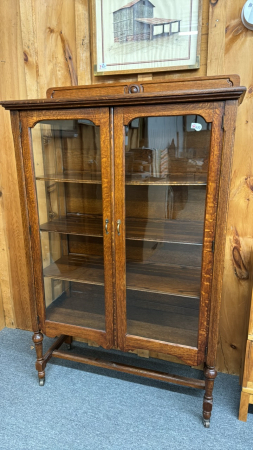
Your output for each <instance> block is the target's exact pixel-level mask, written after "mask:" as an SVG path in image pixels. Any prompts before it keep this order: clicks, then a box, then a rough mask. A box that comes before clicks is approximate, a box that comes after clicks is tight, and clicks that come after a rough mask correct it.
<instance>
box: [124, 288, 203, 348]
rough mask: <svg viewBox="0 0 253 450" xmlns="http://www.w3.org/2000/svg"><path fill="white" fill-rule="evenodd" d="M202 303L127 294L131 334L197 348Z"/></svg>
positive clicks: (142, 293) (144, 294) (175, 297)
mask: <svg viewBox="0 0 253 450" xmlns="http://www.w3.org/2000/svg"><path fill="white" fill-rule="evenodd" d="M198 320H199V300H197V299H192V298H186V297H178V296H173V295H161V294H156V295H155V296H154V294H151V293H147V292H134V291H127V334H131V335H134V336H139V337H146V338H148V339H157V340H159V341H164V342H172V343H178V344H181V345H189V346H192V347H196V346H197V339H198Z"/></svg>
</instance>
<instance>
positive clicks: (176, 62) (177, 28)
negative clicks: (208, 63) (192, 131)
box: [92, 0, 202, 76]
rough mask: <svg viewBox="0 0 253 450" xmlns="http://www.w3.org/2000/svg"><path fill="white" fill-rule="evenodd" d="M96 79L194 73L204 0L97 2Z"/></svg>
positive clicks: (94, 54)
mask: <svg viewBox="0 0 253 450" xmlns="http://www.w3.org/2000/svg"><path fill="white" fill-rule="evenodd" d="M92 13H93V26H94V28H95V29H94V30H93V31H94V34H93V35H95V42H94V45H93V50H94V51H93V61H94V74H95V75H98V76H101V75H108V74H119V73H123V74H124V73H134V72H138V73H141V72H157V71H167V70H179V69H181V70H185V69H196V68H199V66H200V37H201V16H202V14H201V13H202V0H152V1H149V0H132V1H130V2H129V1H128V0H110V1H108V0H93V8H92Z"/></svg>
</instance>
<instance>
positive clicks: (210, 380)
mask: <svg viewBox="0 0 253 450" xmlns="http://www.w3.org/2000/svg"><path fill="white" fill-rule="evenodd" d="M204 375H205V384H206V387H205V395H204V402H203V424H204V426H205V427H206V428H209V427H210V417H211V412H212V407H213V395H212V394H213V385H214V380H215V378H216V375H217V371H216V370H215V368H214V367H210V366H206V367H205V369H204Z"/></svg>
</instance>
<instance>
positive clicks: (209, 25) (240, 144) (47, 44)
mask: <svg viewBox="0 0 253 450" xmlns="http://www.w3.org/2000/svg"><path fill="white" fill-rule="evenodd" d="M243 4H244V1H243V0H237V1H236V2H231V0H218V1H217V0H210V1H209V0H203V14H202V31H201V65H200V69H198V70H192V71H178V72H167V73H166V72H165V73H163V74H162V73H156V74H153V75H152V74H148V75H147V76H148V77H152V76H153V78H154V79H156V78H161V77H166V78H178V77H189V76H205V75H218V74H223V73H239V75H240V76H241V82H242V84H244V85H246V86H247V87H249V90H248V93H247V95H246V98H245V100H244V103H243V104H242V105H241V106H240V108H239V110H238V120H237V130H236V139H235V151H234V163H233V175H232V186H231V196H230V209H229V216H228V233H227V246H226V264H225V274H224V289H223V298H222V316H221V325H220V346H219V352H218V370H221V371H225V372H229V373H239V371H240V367H241V361H242V357H243V353H244V342H245V336H246V332H247V330H246V328H247V327H246V322H247V307H248V303H249V299H250V294H249V293H250V289H251V281H250V278H251V277H250V271H251V266H250V259H251V247H252V231H251V230H252V227H251V224H250V215H251V214H250V213H251V209H252V195H253V188H252V185H253V181H252V180H253V178H252V177H253V174H252V160H251V155H250V145H251V141H252V138H251V134H252V131H251V129H252V124H253V117H252V114H253V113H252V112H251V111H252V110H253V108H252V97H253V94H252V93H253V87H252V88H251V86H253V79H252V73H253V70H252V69H253V67H252V64H253V62H252V61H250V57H249V55H251V54H252V52H253V38H252V36H253V34H252V33H253V32H250V31H247V30H246V29H245V28H244V27H243V25H242V24H241V21H240V13H241V8H242V6H243ZM91 11H92V7H91V1H90V0H1V2H0V17H1V23H2V24H3V26H2V27H1V28H0V49H1V58H0V60H1V61H0V76H1V84H0V96H1V99H4V100H5V99H22V98H24V99H25V98H39V97H45V95H46V90H47V89H48V88H49V87H52V86H64V85H77V84H79V85H80V84H91V83H98V82H112V81H123V80H129V81H130V80H137V79H138V76H137V75H132V76H131V75H125V76H124V77H123V76H122V75H121V76H115V75H114V76H106V77H94V75H93V71H92V67H93V61H92V44H93V41H94V36H93V34H92V26H91ZM142 77H145V75H142ZM139 79H140V77H139ZM0 114H1V116H0V143H1V152H0V191H1V193H2V195H1V194H0V328H1V327H2V326H3V325H4V323H5V324H6V326H8V327H18V328H22V329H30V328H31V321H30V310H29V302H28V283H27V274H26V268H25V263H24V261H25V258H24V243H23V237H22V234H23V230H22V221H21V211H20V204H19V195H18V188H17V174H16V166H15V158H14V150H13V141H12V134H11V130H10V121H9V113H8V112H5V111H3V109H2V108H1V111H0ZM242 149H243V150H242ZM1 294H2V295H1ZM1 305H2V306H1ZM1 308H2V309H1ZM2 310H3V311H4V317H3V312H1V311H2ZM4 318H5V322H4Z"/></svg>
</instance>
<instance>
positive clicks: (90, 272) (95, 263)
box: [43, 255, 104, 286]
mask: <svg viewBox="0 0 253 450" xmlns="http://www.w3.org/2000/svg"><path fill="white" fill-rule="evenodd" d="M43 273H44V276H45V277H48V278H54V279H56V280H67V281H78V282H80V283H87V284H96V285H102V286H103V285H104V266H103V262H102V260H101V258H98V259H96V258H88V257H84V256H80V255H65V256H62V257H61V258H60V259H58V260H57V261H56V262H55V263H53V264H51V265H50V266H48V267H47V268H46V269H44V272H43Z"/></svg>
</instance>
